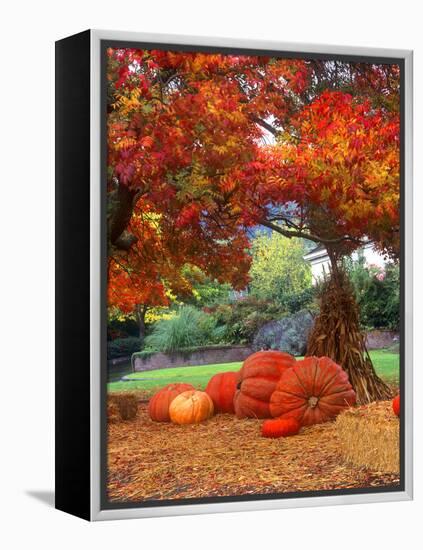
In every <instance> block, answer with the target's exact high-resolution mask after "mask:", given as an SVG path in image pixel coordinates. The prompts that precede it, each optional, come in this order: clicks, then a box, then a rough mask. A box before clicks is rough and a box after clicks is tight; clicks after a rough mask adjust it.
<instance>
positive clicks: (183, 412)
mask: <svg viewBox="0 0 423 550" xmlns="http://www.w3.org/2000/svg"><path fill="white" fill-rule="evenodd" d="M213 411H214V407H213V401H212V399H211V397H209V396H208V395H207V393H206V392H204V391H196V390H191V391H184V392H183V393H181V394H179V395H178V396H177V397H175V399H174V400H173V401H172V403H171V404H170V407H169V415H170V419H171V421H172V422H175V424H197V423H198V422H202V421H203V420H207V419H208V418H210V417H211V416H212V415H213Z"/></svg>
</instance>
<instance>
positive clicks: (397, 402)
mask: <svg viewBox="0 0 423 550" xmlns="http://www.w3.org/2000/svg"><path fill="white" fill-rule="evenodd" d="M392 410H393V411H394V413H395V414H396V415H397V416H399V415H400V396H399V395H397V396H396V397H394V398H393V399H392Z"/></svg>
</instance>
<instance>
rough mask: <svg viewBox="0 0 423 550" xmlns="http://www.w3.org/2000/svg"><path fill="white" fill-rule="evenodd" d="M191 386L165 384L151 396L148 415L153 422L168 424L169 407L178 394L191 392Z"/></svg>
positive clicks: (192, 387)
mask: <svg viewBox="0 0 423 550" xmlns="http://www.w3.org/2000/svg"><path fill="white" fill-rule="evenodd" d="M193 389H194V386H192V385H191V384H167V386H164V387H163V388H162V389H161V390H159V391H158V392H157V393H155V394H154V395H153V397H152V398H151V399H150V401H149V403H148V414H149V415H150V418H151V420H154V421H155V422H170V416H169V406H170V404H171V403H172V401H173V400H174V399H175V397H177V396H178V395H179V394H180V393H182V392H184V391H188V390H193Z"/></svg>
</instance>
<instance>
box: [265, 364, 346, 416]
mask: <svg viewBox="0 0 423 550" xmlns="http://www.w3.org/2000/svg"><path fill="white" fill-rule="evenodd" d="M354 404H355V392H354V390H353V388H352V386H351V384H350V383H349V380H348V375H347V373H346V372H345V371H344V370H343V369H342V368H341V367H340V366H339V365H337V364H336V363H335V362H334V361H332V359H329V357H306V358H305V359H303V360H302V361H298V362H297V364H296V365H295V366H294V367H292V368H290V369H287V370H285V372H284V373H283V374H282V376H281V378H280V380H279V382H278V384H277V386H276V389H275V391H274V392H273V394H272V396H271V398H270V412H271V414H272V416H274V417H282V418H287V417H293V418H296V419H297V420H298V422H299V423H300V424H301V425H302V426H311V425H312V424H319V423H320V422H327V421H328V420H331V419H332V418H335V417H336V416H337V415H338V414H339V413H340V412H341V411H342V410H343V409H346V408H348V407H350V406H351V405H354Z"/></svg>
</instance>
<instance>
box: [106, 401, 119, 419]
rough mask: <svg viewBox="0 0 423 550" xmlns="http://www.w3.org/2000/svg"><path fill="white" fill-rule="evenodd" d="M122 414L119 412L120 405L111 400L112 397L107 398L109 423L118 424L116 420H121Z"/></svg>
mask: <svg viewBox="0 0 423 550" xmlns="http://www.w3.org/2000/svg"><path fill="white" fill-rule="evenodd" d="M121 420H122V419H121V416H120V412H119V407H118V406H117V404H116V403H115V402H114V401H111V400H110V399H108V400H107V423H108V424H116V422H120V421H121Z"/></svg>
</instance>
